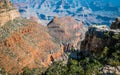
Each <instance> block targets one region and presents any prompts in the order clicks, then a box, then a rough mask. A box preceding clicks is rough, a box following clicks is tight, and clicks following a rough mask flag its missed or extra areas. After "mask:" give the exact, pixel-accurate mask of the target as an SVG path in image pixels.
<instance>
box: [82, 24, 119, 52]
mask: <svg viewBox="0 0 120 75" xmlns="http://www.w3.org/2000/svg"><path fill="white" fill-rule="evenodd" d="M114 25H115V26H116V24H114ZM119 36H120V30H113V29H109V28H105V27H102V26H96V27H95V26H93V27H92V26H91V27H89V29H88V31H87V32H86V34H85V39H84V41H82V43H81V50H90V51H94V52H96V53H98V54H99V53H100V52H102V51H103V50H104V48H105V47H108V48H110V49H112V48H113V47H114V45H115V44H119V43H120V38H119Z"/></svg>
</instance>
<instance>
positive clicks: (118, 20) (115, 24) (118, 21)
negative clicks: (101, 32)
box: [111, 18, 120, 29]
mask: <svg viewBox="0 0 120 75" xmlns="http://www.w3.org/2000/svg"><path fill="white" fill-rule="evenodd" d="M111 29H120V18H116V20H115V22H113V23H112V25H111Z"/></svg>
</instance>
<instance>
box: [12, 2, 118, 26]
mask: <svg viewBox="0 0 120 75" xmlns="http://www.w3.org/2000/svg"><path fill="white" fill-rule="evenodd" d="M11 1H12V3H14V5H15V6H16V7H17V8H18V9H19V11H20V13H21V15H22V16H23V17H27V18H29V17H31V16H37V17H39V19H41V21H42V23H46V24H47V23H48V21H51V20H52V19H53V17H54V16H58V17H64V16H72V17H73V18H75V19H76V20H77V21H82V22H83V23H84V24H85V25H91V24H93V23H94V24H106V25H110V24H111V22H112V21H113V20H114V18H116V17H118V16H120V15H119V13H120V5H119V4H120V1H119V0H116V1H113V0H99V1H98V0H11Z"/></svg>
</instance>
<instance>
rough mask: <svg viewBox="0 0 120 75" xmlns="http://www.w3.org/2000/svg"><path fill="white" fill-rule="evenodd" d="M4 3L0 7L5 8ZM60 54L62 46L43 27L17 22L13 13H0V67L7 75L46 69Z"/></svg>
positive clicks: (17, 16)
mask: <svg viewBox="0 0 120 75" xmlns="http://www.w3.org/2000/svg"><path fill="white" fill-rule="evenodd" d="M4 1H5V0H2V1H1V2H0V3H3V5H4V3H5V4H6V1H5V2H4ZM8 2H9V1H8ZM0 10H1V8H0ZM6 10H7V8H6ZM62 54H63V50H62V46H61V47H60V45H59V43H57V42H56V40H55V39H54V38H53V37H51V36H50V35H49V33H48V30H47V28H46V27H44V26H42V25H40V24H38V23H37V22H35V21H32V20H28V19H24V18H21V17H20V15H19V12H17V10H16V9H11V10H7V11H4V12H2V13H0V67H3V68H5V70H6V71H7V72H9V73H11V74H15V73H17V72H21V71H22V69H23V68H24V67H26V66H28V67H29V68H39V67H42V66H44V67H47V66H48V65H49V64H51V63H52V62H53V61H55V60H57V59H58V58H59V57H61V56H62Z"/></svg>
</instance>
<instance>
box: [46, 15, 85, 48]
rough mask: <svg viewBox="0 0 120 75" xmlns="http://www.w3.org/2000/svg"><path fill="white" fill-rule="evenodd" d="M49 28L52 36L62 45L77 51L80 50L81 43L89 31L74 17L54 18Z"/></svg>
mask: <svg viewBox="0 0 120 75" xmlns="http://www.w3.org/2000/svg"><path fill="white" fill-rule="evenodd" d="M47 26H48V29H49V33H50V35H51V36H53V37H55V38H56V39H57V40H58V41H59V42H60V43H62V44H64V46H72V47H74V48H77V49H79V48H80V42H81V40H82V39H83V38H84V33H85V32H86V30H87V28H86V27H85V26H84V25H83V23H82V22H80V23H78V22H76V21H75V20H74V19H73V18H72V17H63V18H58V17H54V19H53V20H52V21H51V22H50V23H49V24H48V25H47ZM66 49H67V48H66Z"/></svg>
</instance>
